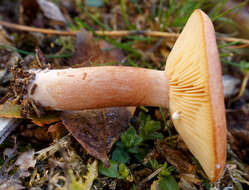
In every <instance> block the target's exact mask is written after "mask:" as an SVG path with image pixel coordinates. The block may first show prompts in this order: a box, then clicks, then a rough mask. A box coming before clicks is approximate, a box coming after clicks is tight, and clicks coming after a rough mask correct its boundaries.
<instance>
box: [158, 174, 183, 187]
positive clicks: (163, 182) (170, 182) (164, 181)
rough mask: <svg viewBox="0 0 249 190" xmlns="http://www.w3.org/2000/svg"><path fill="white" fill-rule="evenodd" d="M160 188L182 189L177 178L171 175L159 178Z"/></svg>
mask: <svg viewBox="0 0 249 190" xmlns="http://www.w3.org/2000/svg"><path fill="white" fill-rule="evenodd" d="M158 188H159V190H180V188H179V186H178V184H177V182H176V180H175V178H174V177H173V176H171V175H168V176H166V177H163V178H160V179H159V185H158Z"/></svg>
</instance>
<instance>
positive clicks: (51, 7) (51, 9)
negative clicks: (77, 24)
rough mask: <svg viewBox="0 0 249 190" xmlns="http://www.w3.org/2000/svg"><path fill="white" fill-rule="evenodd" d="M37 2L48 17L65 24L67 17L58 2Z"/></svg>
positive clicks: (43, 0)
mask: <svg viewBox="0 0 249 190" xmlns="http://www.w3.org/2000/svg"><path fill="white" fill-rule="evenodd" d="M37 3H38V4H39V6H40V9H41V10H42V11H43V13H44V15H45V16H46V17H47V18H49V19H51V20H53V21H56V23H57V24H63V25H64V24H65V23H66V19H65V18H64V16H63V14H62V13H61V11H60V9H59V8H58V7H57V5H56V4H54V3H53V2H51V1H47V0H37Z"/></svg>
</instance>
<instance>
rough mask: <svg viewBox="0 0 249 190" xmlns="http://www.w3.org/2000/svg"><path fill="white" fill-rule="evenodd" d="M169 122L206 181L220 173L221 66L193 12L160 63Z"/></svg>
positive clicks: (203, 18) (206, 22)
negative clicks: (169, 113)
mask: <svg viewBox="0 0 249 190" xmlns="http://www.w3.org/2000/svg"><path fill="white" fill-rule="evenodd" d="M165 71H166V75H167V77H168V81H169V82H168V85H169V108H170V112H171V114H172V116H173V115H174V116H173V123H174V125H175V127H176V129H177V131H178V132H179V134H180V135H181V137H182V138H183V140H184V142H185V143H186V145H187V146H188V148H189V149H190V151H191V152H192V153H193V155H194V156H195V157H196V158H197V159H198V161H199V162H200V164H201V166H202V167H203V169H204V171H205V172H206V174H207V175H208V177H209V178H210V180H211V181H216V180H217V179H218V178H219V177H220V176H221V175H222V173H223V170H224V167H225V160H226V119H225V106H224V96H223V86H222V74H221V64H220V60H219V53H218V49H217V44H216V38H215V31H214V27H213V25H212V22H211V21H210V19H209V17H208V16H207V15H206V14H205V13H203V12H202V11H201V10H196V11H194V13H193V14H192V15H191V17H190V18H189V20H188V22H187V24H186V25H185V27H184V29H183V31H182V33H181V34H180V36H179V38H178V39H177V41H176V43H175V45H174V47H173V49H172V51H171V53H170V55H169V57H168V59H167V63H166V69H165Z"/></svg>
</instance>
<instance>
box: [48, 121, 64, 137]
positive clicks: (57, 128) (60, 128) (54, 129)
mask: <svg viewBox="0 0 249 190" xmlns="http://www.w3.org/2000/svg"><path fill="white" fill-rule="evenodd" d="M67 133H68V132H67V130H66V129H65V127H64V125H63V124H62V123H61V122H57V123H55V124H54V125H50V126H49V128H48V134H49V136H51V137H52V139H60V138H62V137H63V136H65V135H66V134H67Z"/></svg>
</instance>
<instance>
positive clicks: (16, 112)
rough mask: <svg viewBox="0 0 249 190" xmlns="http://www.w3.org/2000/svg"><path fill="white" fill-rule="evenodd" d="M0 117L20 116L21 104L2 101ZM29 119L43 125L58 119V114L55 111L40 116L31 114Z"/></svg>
mask: <svg viewBox="0 0 249 190" xmlns="http://www.w3.org/2000/svg"><path fill="white" fill-rule="evenodd" d="M0 117H4V118H19V119H20V118H22V116H21V105H18V104H11V103H4V104H1V105H0ZM28 119H31V120H32V122H33V123H35V124H36V125H38V126H44V125H46V124H51V123H54V122H56V121H59V120H60V118H59V115H58V113H56V112H50V113H49V112H46V115H44V116H42V117H40V118H39V117H37V116H35V115H31V116H29V117H28Z"/></svg>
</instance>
